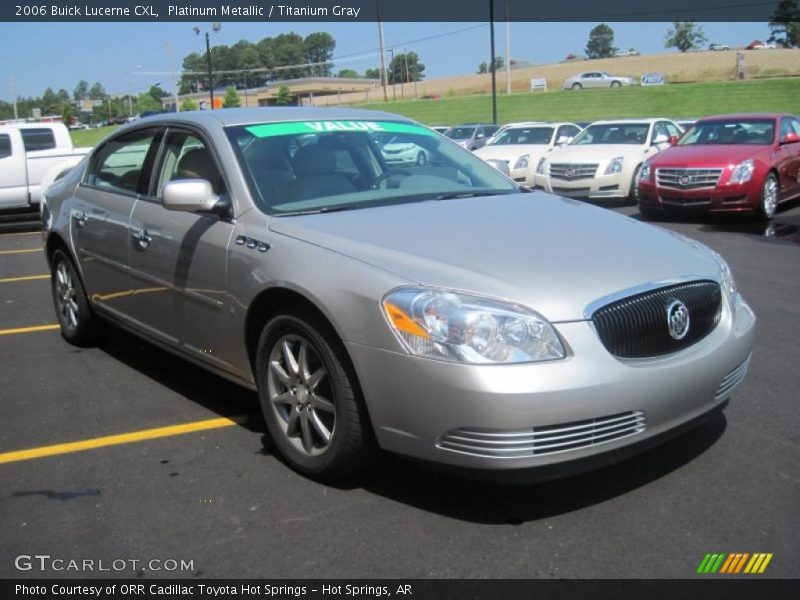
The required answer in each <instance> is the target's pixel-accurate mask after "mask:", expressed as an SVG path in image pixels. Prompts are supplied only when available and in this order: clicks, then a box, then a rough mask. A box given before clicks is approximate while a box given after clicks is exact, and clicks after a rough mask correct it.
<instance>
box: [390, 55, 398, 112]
mask: <svg viewBox="0 0 800 600" xmlns="http://www.w3.org/2000/svg"><path fill="white" fill-rule="evenodd" d="M389 54H391V55H392V58H391V59H390V60H389V68H390V69H391V70H392V100H397V88H396V87H395V86H396V85H397V77H395V75H394V49H393V48H389Z"/></svg>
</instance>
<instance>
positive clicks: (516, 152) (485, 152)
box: [475, 144, 548, 166]
mask: <svg viewBox="0 0 800 600" xmlns="http://www.w3.org/2000/svg"><path fill="white" fill-rule="evenodd" d="M547 148H548V147H547V146H545V145H543V144H508V145H504V146H484V147H483V148H479V149H477V150H475V156H477V157H479V158H482V159H483V160H487V159H490V158H494V159H498V160H507V161H513V160H515V159H516V158H518V157H520V156H522V155H523V154H530V156H531V158H530V160H529V161H528V164H534V166H535V164H536V161H538V160H539V158H540V157H542V156H544V154H545V153H546V152H547ZM534 158H535V160H534Z"/></svg>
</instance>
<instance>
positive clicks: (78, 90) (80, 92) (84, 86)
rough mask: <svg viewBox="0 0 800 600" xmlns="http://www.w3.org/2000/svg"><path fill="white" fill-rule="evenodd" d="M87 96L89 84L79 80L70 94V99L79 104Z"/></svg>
mask: <svg viewBox="0 0 800 600" xmlns="http://www.w3.org/2000/svg"><path fill="white" fill-rule="evenodd" d="M88 95H89V82H88V81H84V80H83V79H81V80H80V81H79V82H78V85H76V86H75V90H74V91H73V92H72V97H73V99H74V100H75V102H80V101H81V100H83V99H85V98H86V97H87V96H88Z"/></svg>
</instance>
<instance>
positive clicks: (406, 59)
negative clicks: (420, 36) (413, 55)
mask: <svg viewBox="0 0 800 600" xmlns="http://www.w3.org/2000/svg"><path fill="white" fill-rule="evenodd" d="M403 60H404V62H405V63H406V81H405V83H408V82H409V81H410V80H411V78H410V77H409V76H408V52H406V49H405V48H403ZM400 89H401V90H402V91H403V98H405V97H406V86H405V85H404V86H403V87H402V88H400Z"/></svg>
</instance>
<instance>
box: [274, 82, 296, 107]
mask: <svg viewBox="0 0 800 600" xmlns="http://www.w3.org/2000/svg"><path fill="white" fill-rule="evenodd" d="M275 104H277V105H278V106H289V105H290V104H293V102H292V92H291V90H290V89H289V86H288V85H282V86H280V87H279V88H278V95H277V96H275Z"/></svg>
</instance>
